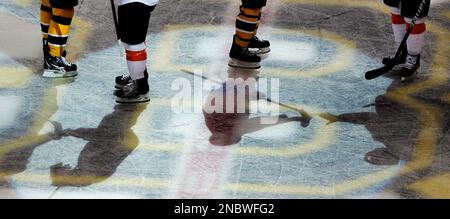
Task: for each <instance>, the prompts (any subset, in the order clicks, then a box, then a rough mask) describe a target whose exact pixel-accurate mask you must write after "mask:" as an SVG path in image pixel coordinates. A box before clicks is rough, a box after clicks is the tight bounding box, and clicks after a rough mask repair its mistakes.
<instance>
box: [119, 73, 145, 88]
mask: <svg viewBox="0 0 450 219" xmlns="http://www.w3.org/2000/svg"><path fill="white" fill-rule="evenodd" d="M144 77H145V78H146V79H148V72H147V69H145V71H144ZM129 83H131V77H130V74H128V73H127V74H123V75H121V76H117V77H116V85H115V88H116V89H119V90H120V89H123V87H124V86H125V85H127V84H129Z"/></svg>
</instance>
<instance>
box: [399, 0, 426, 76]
mask: <svg viewBox="0 0 450 219" xmlns="http://www.w3.org/2000/svg"><path fill="white" fill-rule="evenodd" d="M421 3H422V0H413V1H404V2H402V15H404V16H405V21H406V23H407V28H409V27H410V26H411V25H412V24H411V23H412V17H413V16H415V14H416V13H417V9H418V8H419V5H420V4H421ZM429 8H430V0H426V3H425V6H424V8H423V10H422V11H421V14H420V16H419V19H418V20H417V21H416V23H415V25H414V26H413V29H412V30H411V35H410V36H409V38H408V40H407V48H408V55H407V57H406V61H405V64H404V66H403V68H402V69H401V71H400V75H401V79H402V81H407V80H409V79H411V78H413V76H414V75H415V74H416V73H417V72H418V69H419V67H420V56H421V54H422V51H423V47H424V45H425V33H426V24H425V20H426V17H427V16H428V11H429Z"/></svg>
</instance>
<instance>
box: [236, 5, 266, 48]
mask: <svg viewBox="0 0 450 219" xmlns="http://www.w3.org/2000/svg"><path fill="white" fill-rule="evenodd" d="M240 9H241V12H240V13H239V15H238V17H237V18H236V37H235V39H234V40H235V43H236V44H238V45H239V46H241V47H248V44H249V43H250V40H251V39H252V37H253V36H255V34H256V31H257V29H258V26H259V20H260V18H261V10H262V8H245V7H244V6H242V5H241V7H240Z"/></svg>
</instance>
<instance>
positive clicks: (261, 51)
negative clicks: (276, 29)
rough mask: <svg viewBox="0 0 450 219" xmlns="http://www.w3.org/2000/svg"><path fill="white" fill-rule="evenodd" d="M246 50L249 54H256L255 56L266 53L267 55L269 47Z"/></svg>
mask: <svg viewBox="0 0 450 219" xmlns="http://www.w3.org/2000/svg"><path fill="white" fill-rule="evenodd" d="M248 50H249V51H250V52H252V53H254V54H256V55H264V54H267V53H269V52H270V51H271V50H270V47H266V48H249V49H248Z"/></svg>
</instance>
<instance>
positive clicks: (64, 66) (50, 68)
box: [43, 54, 78, 78]
mask: <svg viewBox="0 0 450 219" xmlns="http://www.w3.org/2000/svg"><path fill="white" fill-rule="evenodd" d="M77 75H78V73H77V65H75V64H72V63H70V62H68V61H67V60H66V58H64V56H61V57H54V56H51V55H50V54H48V56H47V58H46V59H45V62H44V74H43V76H44V77H47V78H68V77H75V76H77Z"/></svg>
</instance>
